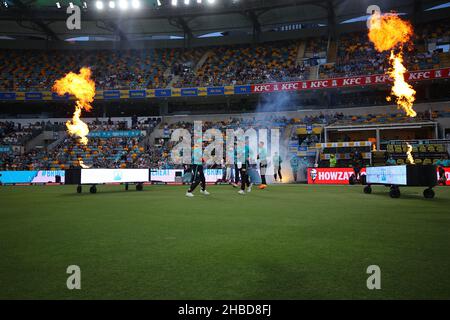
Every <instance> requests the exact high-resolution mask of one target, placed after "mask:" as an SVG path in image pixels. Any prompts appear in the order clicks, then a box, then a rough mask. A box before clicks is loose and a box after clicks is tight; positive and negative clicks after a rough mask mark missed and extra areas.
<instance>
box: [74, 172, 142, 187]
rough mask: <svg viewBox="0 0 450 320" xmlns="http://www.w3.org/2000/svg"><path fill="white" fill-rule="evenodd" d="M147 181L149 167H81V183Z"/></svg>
mask: <svg viewBox="0 0 450 320" xmlns="http://www.w3.org/2000/svg"><path fill="white" fill-rule="evenodd" d="M126 182H130V183H131V182H149V169H81V183H82V184H100V183H126Z"/></svg>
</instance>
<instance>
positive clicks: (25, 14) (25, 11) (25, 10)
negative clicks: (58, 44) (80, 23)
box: [12, 0, 60, 41]
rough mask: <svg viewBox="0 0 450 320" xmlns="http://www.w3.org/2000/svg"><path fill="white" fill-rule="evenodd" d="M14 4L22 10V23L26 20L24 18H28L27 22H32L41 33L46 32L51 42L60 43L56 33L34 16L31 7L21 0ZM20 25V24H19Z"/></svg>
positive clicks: (14, 0)
mask: <svg viewBox="0 0 450 320" xmlns="http://www.w3.org/2000/svg"><path fill="white" fill-rule="evenodd" d="M12 2H13V3H14V4H15V5H16V6H17V8H19V9H20V12H21V14H22V15H21V18H20V19H19V20H20V21H22V20H25V19H22V18H26V20H27V21H30V22H32V23H33V24H34V25H35V26H36V27H37V28H38V29H39V31H41V32H44V33H45V34H46V35H47V38H48V39H50V40H55V41H59V40H60V39H59V38H58V36H57V35H56V33H54V32H53V30H51V29H50V28H49V27H48V25H47V24H45V23H44V21H42V20H41V19H39V18H37V17H36V16H35V15H34V12H33V11H32V10H31V9H30V7H29V6H28V5H27V4H25V3H23V2H22V1H21V0H12ZM19 24H20V22H19Z"/></svg>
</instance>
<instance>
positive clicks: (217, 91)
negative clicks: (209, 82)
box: [206, 87, 225, 96]
mask: <svg viewBox="0 0 450 320" xmlns="http://www.w3.org/2000/svg"><path fill="white" fill-rule="evenodd" d="M206 92H207V95H208V96H218V95H219V96H223V95H224V94H225V88H224V87H215V88H206Z"/></svg>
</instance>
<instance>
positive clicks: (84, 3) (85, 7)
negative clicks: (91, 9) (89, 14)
mask: <svg viewBox="0 0 450 320" xmlns="http://www.w3.org/2000/svg"><path fill="white" fill-rule="evenodd" d="M83 8H84V9H87V2H86V1H84V2H83Z"/></svg>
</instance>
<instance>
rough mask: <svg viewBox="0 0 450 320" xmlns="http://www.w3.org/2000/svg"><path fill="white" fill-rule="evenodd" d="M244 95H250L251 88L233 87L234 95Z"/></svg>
mask: <svg viewBox="0 0 450 320" xmlns="http://www.w3.org/2000/svg"><path fill="white" fill-rule="evenodd" d="M246 93H252V86H250V85H248V86H235V87H234V94H246Z"/></svg>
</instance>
